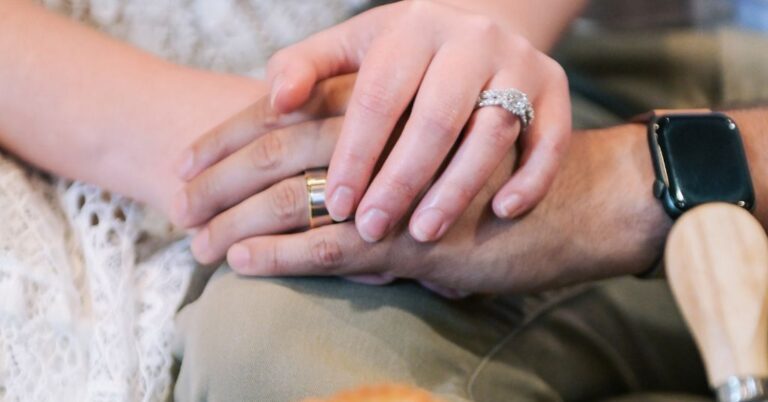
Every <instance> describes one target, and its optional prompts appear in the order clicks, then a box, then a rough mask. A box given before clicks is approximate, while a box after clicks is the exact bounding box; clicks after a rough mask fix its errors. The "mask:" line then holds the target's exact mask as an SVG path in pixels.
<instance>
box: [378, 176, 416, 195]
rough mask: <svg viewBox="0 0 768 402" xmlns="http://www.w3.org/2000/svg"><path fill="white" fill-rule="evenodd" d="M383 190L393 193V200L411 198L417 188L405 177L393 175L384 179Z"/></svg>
mask: <svg viewBox="0 0 768 402" xmlns="http://www.w3.org/2000/svg"><path fill="white" fill-rule="evenodd" d="M384 191H385V192H390V193H393V199H394V200H408V201H410V200H413V199H414V198H415V197H416V194H417V193H418V191H419V190H418V188H417V187H416V185H415V184H414V183H412V182H411V181H409V180H408V178H407V177H403V176H401V175H394V176H391V177H388V178H387V179H385V180H384Z"/></svg>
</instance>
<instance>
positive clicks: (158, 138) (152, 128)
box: [0, 0, 266, 212]
mask: <svg viewBox="0 0 768 402" xmlns="http://www.w3.org/2000/svg"><path fill="white" fill-rule="evenodd" d="M265 91H266V88H265V86H264V84H263V83H260V82H258V81H255V80H249V79H246V78H242V77H235V76H229V75H222V74H214V73H210V72H204V71H200V70H194V69H190V68H185V67H181V66H177V65H174V64H171V63H168V62H165V61H162V60H160V59H159V58H156V57H153V56H151V55H149V54H147V53H144V52H142V51H139V50H137V49H135V48H132V47H130V46H128V45H126V44H123V43H120V42H118V41H116V40H113V39H111V38H109V37H107V36H105V35H103V34H101V33H99V32H97V31H95V30H93V29H90V28H87V27H84V26H81V25H78V24H77V23H75V22H73V21H70V20H68V19H65V18H62V17H60V16H57V15H55V14H53V13H51V12H49V11H47V10H45V9H44V8H43V7H41V6H39V5H37V4H35V3H34V2H32V1H25V0H4V1H1V2H0V146H1V147H2V148H3V149H5V150H7V151H9V152H11V153H13V154H16V155H17V156H19V157H20V158H22V159H24V160H26V161H28V162H30V163H32V164H34V165H36V166H38V167H40V168H42V169H44V170H47V171H50V172H53V173H56V174H58V175H62V176H65V177H69V178H73V179H79V180H84V181H88V182H92V183H95V184H98V185H100V186H103V187H105V188H107V189H109V190H112V191H115V192H118V193H121V194H124V195H127V196H130V197H133V198H136V199H139V200H141V201H145V202H147V203H149V204H151V205H152V206H154V207H157V208H160V209H162V210H163V211H166V212H167V211H168V209H169V205H170V200H171V197H172V195H173V193H174V191H175V190H176V189H177V188H178V187H179V186H180V184H181V182H180V181H179V180H178V179H177V178H176V175H175V174H174V171H173V169H172V167H173V166H172V164H173V162H174V161H175V160H176V159H177V154H179V153H180V152H181V150H182V149H183V148H184V147H185V146H187V145H188V144H189V143H191V142H192V140H193V139H195V138H196V137H197V136H199V135H200V134H201V133H204V132H205V131H207V130H209V129H210V128H212V127H214V126H215V125H217V124H218V123H219V122H221V121H223V120H224V119H225V118H228V117H229V116H231V115H233V114H235V113H237V112H238V111H240V110H242V109H243V108H245V107H246V106H247V105H249V104H251V103H253V102H254V101H255V100H256V99H258V98H260V97H261V96H263V95H264V93H265Z"/></svg>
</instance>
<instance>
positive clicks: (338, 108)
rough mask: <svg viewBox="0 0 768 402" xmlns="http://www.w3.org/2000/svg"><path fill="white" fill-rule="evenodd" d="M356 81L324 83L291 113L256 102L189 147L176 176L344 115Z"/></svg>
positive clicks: (189, 174) (188, 175) (349, 77)
mask: <svg viewBox="0 0 768 402" xmlns="http://www.w3.org/2000/svg"><path fill="white" fill-rule="evenodd" d="M354 79H355V77H354V75H346V76H341V77H337V78H332V79H328V80H325V81H322V82H321V83H319V84H318V85H317V87H316V88H315V89H314V91H313V93H312V96H311V98H310V101H309V102H308V103H307V104H305V105H304V106H303V107H302V108H301V109H299V110H297V111H295V112H293V113H290V114H280V113H277V112H276V111H274V110H273V109H272V107H271V106H270V105H269V102H268V100H267V99H262V100H259V101H258V102H255V103H254V104H252V105H250V106H249V107H248V108H246V109H244V110H242V111H241V112H240V113H238V114H237V115H235V116H234V117H232V118H231V119H229V120H228V121H227V122H225V123H224V124H222V125H220V126H218V127H216V128H214V129H213V130H211V131H209V132H208V133H206V134H205V135H204V136H202V137H201V138H200V139H198V140H197V141H195V142H194V143H193V144H191V145H190V146H189V147H187V149H186V150H185V151H184V152H182V154H181V157H180V158H179V160H178V161H177V162H176V173H177V175H178V176H179V177H180V178H181V179H182V180H190V179H192V178H193V177H195V176H197V175H198V174H199V173H200V172H201V171H203V170H204V169H206V168H208V167H209V166H211V165H213V164H214V163H216V162H218V161H220V160H222V159H223V158H225V157H227V156H229V155H231V154H232V153H233V152H235V151H236V150H238V149H240V148H242V147H243V146H245V145H246V144H248V143H249V142H251V141H253V140H254V139H256V138H258V137H260V136H262V135H264V134H266V133H268V132H270V131H273V130H276V129H279V128H282V127H287V126H290V125H295V124H299V123H302V122H306V121H309V120H312V119H320V118H326V117H330V116H339V115H342V114H343V113H344V112H345V110H346V104H347V100H348V99H349V95H350V94H351V88H352V83H353V82H354Z"/></svg>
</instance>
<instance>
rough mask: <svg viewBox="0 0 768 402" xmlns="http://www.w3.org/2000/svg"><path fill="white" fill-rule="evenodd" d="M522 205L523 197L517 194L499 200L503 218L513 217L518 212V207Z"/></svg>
mask: <svg viewBox="0 0 768 402" xmlns="http://www.w3.org/2000/svg"><path fill="white" fill-rule="evenodd" d="M522 206H523V199H522V198H521V197H520V195H518V194H512V195H510V196H508V197H507V198H506V199H505V200H504V201H502V202H501V205H500V207H501V208H500V209H501V211H499V212H501V216H502V217H504V218H513V217H514V216H515V215H517V213H518V212H520V208H521V207H522Z"/></svg>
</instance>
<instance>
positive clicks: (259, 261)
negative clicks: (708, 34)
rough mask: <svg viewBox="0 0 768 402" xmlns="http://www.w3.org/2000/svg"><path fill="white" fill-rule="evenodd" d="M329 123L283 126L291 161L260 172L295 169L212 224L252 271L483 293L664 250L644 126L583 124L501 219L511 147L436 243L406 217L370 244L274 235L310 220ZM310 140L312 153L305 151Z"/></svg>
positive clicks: (193, 191)
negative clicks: (546, 173)
mask: <svg viewBox="0 0 768 402" xmlns="http://www.w3.org/2000/svg"><path fill="white" fill-rule="evenodd" d="M323 124H324V125H325V127H326V128H327V130H326V131H322V130H320V131H316V134H312V135H305V137H308V138H303V139H299V135H295V136H294V135H291V134H287V133H284V134H283V135H284V137H285V138H283V139H282V140H281V141H280V144H281V146H280V149H281V152H280V153H279V154H276V155H272V156H270V157H269V160H272V161H273V162H274V163H269V164H268V166H269V167H270V169H272V170H273V171H275V172H277V171H278V170H280V169H287V170H283V171H281V172H280V173H275V174H271V173H265V172H260V173H259V174H254V176H259V177H266V176H269V177H272V178H273V179H274V177H278V176H283V177H288V178H287V179H285V180H283V181H280V182H279V183H277V184H275V185H272V186H271V187H269V188H268V189H266V190H265V191H263V192H261V193H259V194H257V195H255V196H253V197H251V198H249V199H248V200H247V201H245V202H243V203H241V204H239V205H237V206H235V207H233V208H230V209H229V210H227V211H226V212H224V213H222V214H220V215H218V216H216V217H215V218H213V219H212V220H211V221H210V222H209V223H208V225H207V226H206V227H205V229H204V230H203V231H201V233H205V236H207V240H205V242H207V244H206V250H208V251H207V252H211V253H212V254H211V255H214V254H219V253H223V251H224V250H226V249H227V248H228V247H229V245H230V244H233V243H235V245H234V246H232V247H229V250H228V260H229V262H230V264H231V265H232V267H233V268H234V269H235V270H237V271H238V272H240V273H243V274H247V275H260V276H276V275H279V276H283V275H358V274H386V275H390V276H394V277H403V278H413V279H417V280H422V281H429V282H432V283H434V284H437V285H440V286H444V287H449V288H458V289H462V290H467V291H473V292H477V291H480V292H502V291H524V290H531V289H537V288H543V287H550V286H555V285H559V284H565V283H570V282H574V281H581V280H587V279H594V278H598V277H604V276H611V275H618V274H622V273H630V272H640V271H642V270H644V269H646V268H648V267H650V266H651V265H652V264H653V262H654V261H655V260H656V258H657V257H658V256H659V255H660V251H661V244H662V242H663V238H664V235H665V233H666V230H667V228H668V225H669V222H668V220H667V218H666V216H665V215H664V213H663V211H662V209H661V207H660V205H659V204H658V202H657V200H655V199H653V197H652V194H651V191H650V184H651V183H652V180H653V172H652V168H651V162H650V157H649V155H648V149H647V144H646V139H645V130H644V128H643V127H641V126H638V125H627V126H620V127H615V128H612V129H608V130H601V131H591V132H584V133H577V134H575V135H574V143H573V146H572V148H571V150H570V151H569V153H568V154H567V156H566V158H565V161H564V166H563V170H562V172H561V174H560V175H559V176H558V179H557V180H556V181H555V183H554V186H553V189H552V191H551V193H550V194H548V195H547V197H545V199H544V200H543V201H542V203H541V204H540V205H539V206H538V207H537V208H535V209H534V210H533V211H532V212H531V213H529V214H527V215H526V216H524V217H522V218H520V219H518V220H516V221H504V220H500V219H497V218H495V217H494V215H493V212H492V210H491V206H490V202H491V199H492V197H493V194H494V193H495V191H497V190H498V188H499V187H500V186H501V185H502V184H503V183H504V181H505V180H507V179H508V177H509V175H510V172H511V170H512V166H513V160H512V158H508V159H507V160H506V161H505V162H504V163H503V166H501V167H500V168H499V169H497V170H496V172H495V173H494V174H493V176H492V178H491V180H490V181H489V182H488V183H487V184H486V185H485V186H484V187H483V189H482V190H481V192H480V194H479V195H478V196H477V197H476V198H475V199H474V200H473V202H472V203H471V205H470V207H469V209H468V210H467V211H466V212H465V213H464V214H463V215H462V216H461V217H460V218H459V220H458V221H457V223H456V225H455V227H454V228H452V229H451V230H449V231H448V232H447V233H446V235H445V237H444V238H443V239H441V240H440V241H438V242H435V243H432V244H422V243H419V242H417V241H415V240H413V239H412V238H411V237H410V235H409V234H408V233H407V230H406V228H405V227H399V228H397V229H396V230H395V231H394V232H393V233H392V234H390V235H389V236H388V237H386V238H385V239H384V240H383V241H381V242H379V243H375V244H370V243H367V242H365V241H364V240H362V239H361V238H360V236H359V235H358V234H357V231H356V230H355V227H354V225H353V224H351V223H342V224H335V225H330V226H325V227H321V228H318V229H314V230H310V231H307V232H303V233H297V234H286V235H266V236H264V235H265V234H268V233H275V232H285V231H290V230H295V229H298V228H301V227H302V226H305V225H306V222H307V219H308V216H307V206H306V202H307V201H306V198H305V191H306V190H305V188H304V183H303V181H302V179H301V178H295V177H291V176H293V175H295V174H297V173H299V172H300V171H301V170H302V169H304V168H306V167H312V166H322V165H323V162H327V160H328V159H329V158H330V154H331V152H332V149H333V145H334V143H333V141H335V138H336V136H337V134H336V133H338V130H337V129H338V125H339V124H340V121H339V119H330V120H327V121H326V122H325V123H323ZM306 132H312V131H311V130H310V131H306ZM260 140H263V141H274V139H269V140H268V139H267V137H263V138H261V139H260ZM306 142H310V143H311V144H312V145H313V146H312V147H311V149H312V152H306V151H302V149H304V148H306V147H307V145H306ZM255 149H259V148H258V147H256V148H255ZM235 155H236V154H233V156H235ZM247 155H250V156H251V158H250V159H245V158H247ZM254 155H255V156H258V155H259V154H258V153H250V154H247V153H243V155H242V158H244V159H242V160H243V161H247V160H250V161H251V162H258V161H261V159H259V158H253V156H254ZM262 155H263V154H262ZM262 162H263V161H262ZM244 163H245V162H244ZM291 172H292V173H291ZM207 174H209V176H207V179H206V181H207V182H208V184H202V183H203V182H202V181H200V182H198V184H199V186H196V184H195V182H196V181H197V179H195V180H193V182H192V184H191V185H190V187H188V193H187V194H188V195H189V196H190V199H192V198H199V199H204V197H205V196H207V195H205V192H204V189H206V188H210V186H213V185H220V184H221V183H222V182H223V181H226V177H225V176H226V175H225V174H224V170H222V171H219V173H216V171H215V170H212V171H211V172H210V173H207ZM270 175H271V176H270ZM216 183H218V184H216ZM260 186H264V184H263V183H262V184H261V185H260ZM236 187H237V186H234V185H232V188H233V189H234V188H236ZM219 188H220V187H219ZM220 189H221V188H220ZM226 191H228V190H226ZM226 191H224V192H226ZM211 194H213V193H211ZM192 204H194V202H193V203H192ZM198 236H199V235H198ZM196 242H197V244H201V243H200V241H199V240H197V239H196ZM196 255H197V256H201V255H202V254H201V253H200V251H196Z"/></svg>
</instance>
